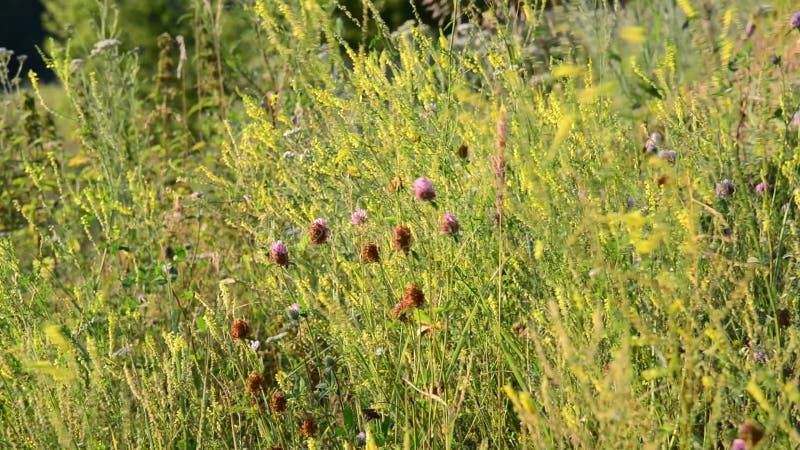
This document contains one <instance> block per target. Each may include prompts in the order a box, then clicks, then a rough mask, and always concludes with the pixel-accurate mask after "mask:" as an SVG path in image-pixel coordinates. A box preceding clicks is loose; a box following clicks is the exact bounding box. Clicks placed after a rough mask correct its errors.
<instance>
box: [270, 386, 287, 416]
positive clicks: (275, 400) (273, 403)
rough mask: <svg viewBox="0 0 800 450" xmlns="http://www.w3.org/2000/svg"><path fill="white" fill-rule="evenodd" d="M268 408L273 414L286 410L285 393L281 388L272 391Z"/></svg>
mask: <svg viewBox="0 0 800 450" xmlns="http://www.w3.org/2000/svg"><path fill="white" fill-rule="evenodd" d="M269 410H270V411H272V413H273V414H283V413H284V411H286V395H284V393H283V391H282V390H280V389H278V390H277V391H275V392H273V393H272V397H271V398H270V399H269Z"/></svg>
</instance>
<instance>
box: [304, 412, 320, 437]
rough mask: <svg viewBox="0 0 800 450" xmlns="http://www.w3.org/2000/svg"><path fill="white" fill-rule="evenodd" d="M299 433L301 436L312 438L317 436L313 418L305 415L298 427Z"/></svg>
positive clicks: (315, 423)
mask: <svg viewBox="0 0 800 450" xmlns="http://www.w3.org/2000/svg"><path fill="white" fill-rule="evenodd" d="M300 432H301V433H303V436H313V435H315V434H317V422H315V421H314V416H312V415H311V414H310V413H309V414H306V416H305V417H304V418H303V423H302V424H301V425H300Z"/></svg>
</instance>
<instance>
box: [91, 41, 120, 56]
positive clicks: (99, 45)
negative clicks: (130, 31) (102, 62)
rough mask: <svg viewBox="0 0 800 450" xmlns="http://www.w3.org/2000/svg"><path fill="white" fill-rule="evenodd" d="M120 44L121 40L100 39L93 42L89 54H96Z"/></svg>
mask: <svg viewBox="0 0 800 450" xmlns="http://www.w3.org/2000/svg"><path fill="white" fill-rule="evenodd" d="M120 44H122V42H120V41H118V40H116V39H103V40H102V41H98V42H95V44H94V48H93V49H92V52H91V56H96V55H98V54H99V53H100V52H102V51H103V50H105V49H107V48H111V47H117V46H118V45H120Z"/></svg>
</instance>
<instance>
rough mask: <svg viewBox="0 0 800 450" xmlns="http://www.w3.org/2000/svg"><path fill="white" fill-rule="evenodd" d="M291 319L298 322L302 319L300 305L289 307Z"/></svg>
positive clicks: (294, 304) (293, 304) (295, 304)
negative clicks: (299, 318)
mask: <svg viewBox="0 0 800 450" xmlns="http://www.w3.org/2000/svg"><path fill="white" fill-rule="evenodd" d="M289 317H290V318H291V319H293V320H297V318H298V317H300V305H298V304H297V303H292V306H290V307H289Z"/></svg>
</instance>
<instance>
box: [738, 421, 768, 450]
mask: <svg viewBox="0 0 800 450" xmlns="http://www.w3.org/2000/svg"><path fill="white" fill-rule="evenodd" d="M739 437H740V438H741V440H743V441H744V442H745V443H748V444H750V446H751V448H752V447H755V446H756V444H758V442H759V441H760V440H761V438H763V437H764V429H763V428H762V427H761V425H759V424H758V422H754V421H752V420H748V421H747V422H745V423H743V424H742V425H741V426H740V427H739Z"/></svg>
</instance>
